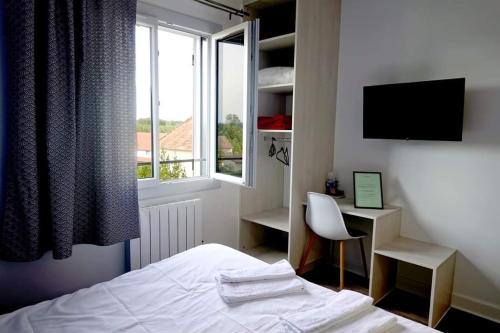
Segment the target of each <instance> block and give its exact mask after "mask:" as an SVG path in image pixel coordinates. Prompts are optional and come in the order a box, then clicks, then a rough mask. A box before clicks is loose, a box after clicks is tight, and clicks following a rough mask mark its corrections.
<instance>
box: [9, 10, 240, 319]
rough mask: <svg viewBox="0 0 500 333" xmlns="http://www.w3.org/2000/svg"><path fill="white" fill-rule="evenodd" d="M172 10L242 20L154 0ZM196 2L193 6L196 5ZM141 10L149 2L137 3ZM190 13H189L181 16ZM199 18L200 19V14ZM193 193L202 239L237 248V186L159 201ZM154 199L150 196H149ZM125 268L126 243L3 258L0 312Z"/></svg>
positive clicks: (169, 14) (221, 22)
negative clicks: (61, 254)
mask: <svg viewBox="0 0 500 333" xmlns="http://www.w3.org/2000/svg"><path fill="white" fill-rule="evenodd" d="M155 2H158V3H162V4H164V5H165V7H166V8H168V9H169V10H168V11H167V10H163V11H162V10H159V11H157V12H156V13H157V14H158V15H159V16H161V15H166V16H165V19H167V20H168V21H169V22H170V21H172V20H173V21H174V23H176V24H182V23H185V24H193V25H195V27H197V28H199V29H207V32H209V33H212V32H215V31H218V30H220V29H222V27H223V26H229V25H231V24H237V23H239V22H240V20H239V19H237V18H233V20H231V21H229V20H228V19H227V16H226V15H221V13H220V12H219V11H216V10H214V9H210V8H208V7H205V6H201V5H199V4H196V3H194V1H187V0H168V1H167V0H164V1H160V0H158V1H155ZM193 4H194V5H193ZM138 8H139V12H141V9H143V8H147V10H150V9H151V8H150V7H149V6H142V5H141V4H139V6H138ZM183 12H187V13H188V14H189V15H190V17H188V16H186V15H181V14H180V13H183ZM200 18H201V19H200ZM189 198H202V200H203V220H204V230H203V239H204V240H205V242H217V243H222V244H226V245H229V246H233V247H236V245H237V239H236V238H237V222H238V217H239V213H238V203H239V188H238V187H236V186H233V185H224V184H222V186H221V187H219V188H216V189H213V190H209V191H202V192H197V193H192V194H189V195H177V196H173V197H167V198H161V199H158V200H156V201H157V202H172V201H177V200H186V199H189ZM148 202H150V201H148ZM124 272H125V258H124V245H123V244H116V245H113V246H107V247H98V246H93V245H77V246H75V247H74V248H73V256H72V257H71V258H68V259H65V260H54V259H52V254H51V253H47V254H45V256H44V257H43V258H42V259H40V260H38V261H35V262H30V263H8V262H1V261H0V313H1V310H2V308H5V309H8V308H10V307H17V306H23V305H28V304H32V303H35V302H38V301H41V300H46V299H50V298H54V297H57V296H60V295H62V294H65V293H69V292H73V291H75V290H77V289H80V288H84V287H89V286H91V285H93V284H95V283H98V282H102V281H107V280H110V279H112V278H114V277H116V276H118V275H121V274H123V273H124Z"/></svg>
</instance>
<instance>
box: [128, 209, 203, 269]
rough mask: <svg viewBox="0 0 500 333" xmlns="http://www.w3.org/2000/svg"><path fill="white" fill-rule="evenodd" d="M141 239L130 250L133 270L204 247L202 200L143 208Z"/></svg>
mask: <svg viewBox="0 0 500 333" xmlns="http://www.w3.org/2000/svg"><path fill="white" fill-rule="evenodd" d="M139 214H140V224H141V237H140V238H136V239H132V240H131V241H130V243H129V247H128V254H129V255H128V257H129V260H130V262H129V264H130V269H131V270H134V269H138V268H142V267H145V266H147V265H148V264H150V263H154V262H157V261H160V260H162V259H165V258H168V257H171V256H173V255H174V254H177V253H180V252H183V251H186V250H188V249H190V248H192V247H195V246H198V245H201V244H202V242H203V241H202V236H201V235H202V218H201V200H200V199H194V200H188V201H181V202H174V203H169V204H165V205H160V206H151V207H142V208H140V209H139Z"/></svg>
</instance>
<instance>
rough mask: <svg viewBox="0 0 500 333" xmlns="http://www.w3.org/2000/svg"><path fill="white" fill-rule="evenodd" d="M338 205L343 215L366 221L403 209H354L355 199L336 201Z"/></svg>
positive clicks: (305, 203)
mask: <svg viewBox="0 0 500 333" xmlns="http://www.w3.org/2000/svg"><path fill="white" fill-rule="evenodd" d="M335 201H336V202H337V204H338V205H339V208H340V211H341V212H342V213H343V214H347V215H351V216H358V217H363V218H366V219H372V220H375V219H378V218H380V217H383V216H386V215H389V214H392V213H394V212H397V211H400V210H401V208H399V207H395V206H390V205H384V209H364V208H355V207H354V200H353V199H349V198H346V199H335ZM302 204H303V205H304V206H306V205H307V202H303V203H302Z"/></svg>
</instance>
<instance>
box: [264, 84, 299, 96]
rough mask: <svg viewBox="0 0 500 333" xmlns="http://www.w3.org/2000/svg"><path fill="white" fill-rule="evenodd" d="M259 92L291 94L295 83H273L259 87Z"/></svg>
mask: <svg viewBox="0 0 500 333" xmlns="http://www.w3.org/2000/svg"><path fill="white" fill-rule="evenodd" d="M259 92H266V93H273V94H287V93H288V94H289V93H292V92H293V83H286V84H273V85H270V86H261V87H259Z"/></svg>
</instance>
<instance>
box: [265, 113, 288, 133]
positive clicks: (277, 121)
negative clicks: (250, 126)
mask: <svg viewBox="0 0 500 333" xmlns="http://www.w3.org/2000/svg"><path fill="white" fill-rule="evenodd" d="M257 128H258V129H264V130H291V129H292V117H291V116H285V115H282V114H280V115H277V116H274V117H259V118H258V120H257Z"/></svg>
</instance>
